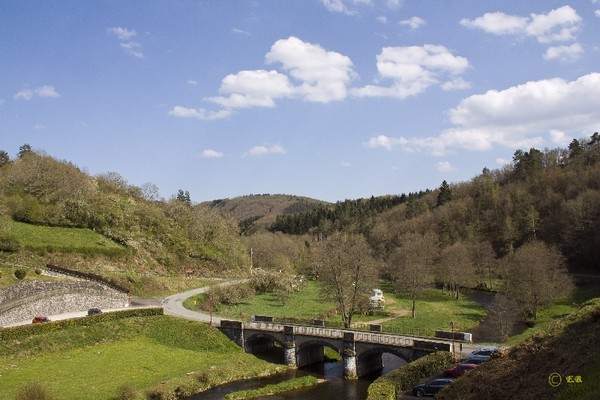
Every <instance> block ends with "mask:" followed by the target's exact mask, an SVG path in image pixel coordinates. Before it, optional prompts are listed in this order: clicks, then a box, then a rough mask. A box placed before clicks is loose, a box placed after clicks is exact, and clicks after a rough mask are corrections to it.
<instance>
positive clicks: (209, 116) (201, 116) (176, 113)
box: [168, 106, 231, 121]
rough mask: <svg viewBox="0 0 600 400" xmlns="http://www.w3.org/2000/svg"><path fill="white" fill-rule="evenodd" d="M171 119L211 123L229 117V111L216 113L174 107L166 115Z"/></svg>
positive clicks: (224, 110) (201, 109)
mask: <svg viewBox="0 0 600 400" xmlns="http://www.w3.org/2000/svg"><path fill="white" fill-rule="evenodd" d="M168 114H169V115H170V116H172V117H179V118H195V119H198V120H201V121H212V120H216V119H223V118H227V117H228V116H229V115H231V110H228V109H222V110H218V111H210V110H205V109H204V108H187V107H182V106H175V107H173V109H172V110H171V111H169V113H168Z"/></svg>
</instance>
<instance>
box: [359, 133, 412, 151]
mask: <svg viewBox="0 0 600 400" xmlns="http://www.w3.org/2000/svg"><path fill="white" fill-rule="evenodd" d="M407 143H408V141H407V140H406V139H404V138H393V137H389V136H386V135H378V136H374V137H372V138H370V139H369V140H368V141H366V142H364V143H363V145H364V146H365V147H369V148H377V147H382V148H384V149H386V150H392V149H393V148H394V147H396V146H402V145H405V144H407Z"/></svg>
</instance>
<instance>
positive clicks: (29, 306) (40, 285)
mask: <svg viewBox="0 0 600 400" xmlns="http://www.w3.org/2000/svg"><path fill="white" fill-rule="evenodd" d="M128 305H129V296H128V294H127V293H123V292H121V291H117V290H115V289H113V288H110V287H108V286H106V285H102V284H101V283H98V282H90V281H84V280H69V281H60V282H52V281H29V282H24V283H21V284H19V285H14V286H9V287H7V288H4V289H0V326H7V325H9V324H14V323H17V322H21V321H27V320H31V319H32V318H33V317H34V316H36V315H55V314H63V313H66V312H74V311H86V310H88V309H90V308H93V307H97V308H121V307H125V306H128Z"/></svg>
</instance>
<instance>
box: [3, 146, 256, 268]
mask: <svg viewBox="0 0 600 400" xmlns="http://www.w3.org/2000/svg"><path fill="white" fill-rule="evenodd" d="M0 160H1V161H0V187H1V188H2V190H1V191H0V250H2V251H5V252H7V251H8V252H16V251H19V250H22V249H20V248H19V243H18V240H16V239H17V238H15V236H14V234H13V232H12V231H11V223H10V221H11V220H13V221H20V222H25V223H29V224H36V225H49V226H60V227H76V228H88V229H91V230H93V231H95V232H98V233H100V234H102V235H103V236H105V237H106V238H108V239H110V240H113V241H115V242H117V243H119V244H121V245H122V246H124V247H125V248H126V250H127V251H126V256H125V258H126V259H125V260H113V262H115V263H118V262H119V261H122V262H123V263H126V264H127V265H129V266H138V267H139V268H141V269H146V270H154V271H160V272H164V273H169V272H171V273H177V272H181V271H183V270H186V269H190V268H191V269H197V270H202V271H204V270H207V269H208V270H214V269H218V270H220V271H227V270H232V269H237V268H239V266H240V265H241V264H242V259H243V258H244V257H245V248H244V246H243V245H242V243H241V242H240V240H239V235H238V227H237V224H236V222H235V221H233V220H231V219H228V218H226V217H224V216H222V215H220V214H218V213H216V212H214V211H210V210H206V209H202V208H197V207H194V206H193V205H192V204H191V200H190V198H189V193H187V192H184V191H183V190H180V191H179V192H178V193H177V195H176V196H175V195H174V196H173V197H172V198H171V199H168V200H164V199H160V198H159V196H158V188H156V186H154V185H153V184H150V183H149V184H146V185H143V186H142V187H137V186H134V185H130V184H128V183H127V181H126V180H125V179H124V178H123V177H122V176H120V175H119V174H118V173H114V172H110V173H106V174H102V175H99V176H90V175H89V174H87V173H85V172H84V171H81V170H80V169H79V168H78V167H77V166H75V165H73V164H71V163H69V162H66V161H59V160H56V159H54V158H53V157H51V156H49V155H46V154H44V153H43V152H41V151H34V150H32V149H31V147H30V146H29V145H24V146H22V147H21V149H20V151H19V153H18V157H17V158H15V159H14V160H11V159H10V158H9V157H8V154H7V153H6V152H5V151H2V152H1V154H0Z"/></svg>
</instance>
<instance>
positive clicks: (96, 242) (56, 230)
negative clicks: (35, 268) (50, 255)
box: [10, 221, 126, 256]
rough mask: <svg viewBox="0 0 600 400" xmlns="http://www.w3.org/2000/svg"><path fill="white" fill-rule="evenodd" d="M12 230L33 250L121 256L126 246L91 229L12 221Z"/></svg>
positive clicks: (20, 242)
mask: <svg viewBox="0 0 600 400" xmlns="http://www.w3.org/2000/svg"><path fill="white" fill-rule="evenodd" d="M10 231H11V233H12V235H13V236H14V237H15V238H16V239H17V241H18V242H19V244H20V245H21V247H23V248H25V249H27V250H33V251H50V252H51V251H59V252H64V253H83V254H104V255H109V256H119V255H123V254H125V252H126V249H125V247H123V246H121V245H119V244H117V243H115V242H113V241H112V240H110V239H107V238H106V237H104V236H102V235H100V234H99V233H96V232H94V231H92V230H90V229H81V228H61V227H51V226H37V225H31V224H25V223H23V222H16V221H10Z"/></svg>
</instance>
